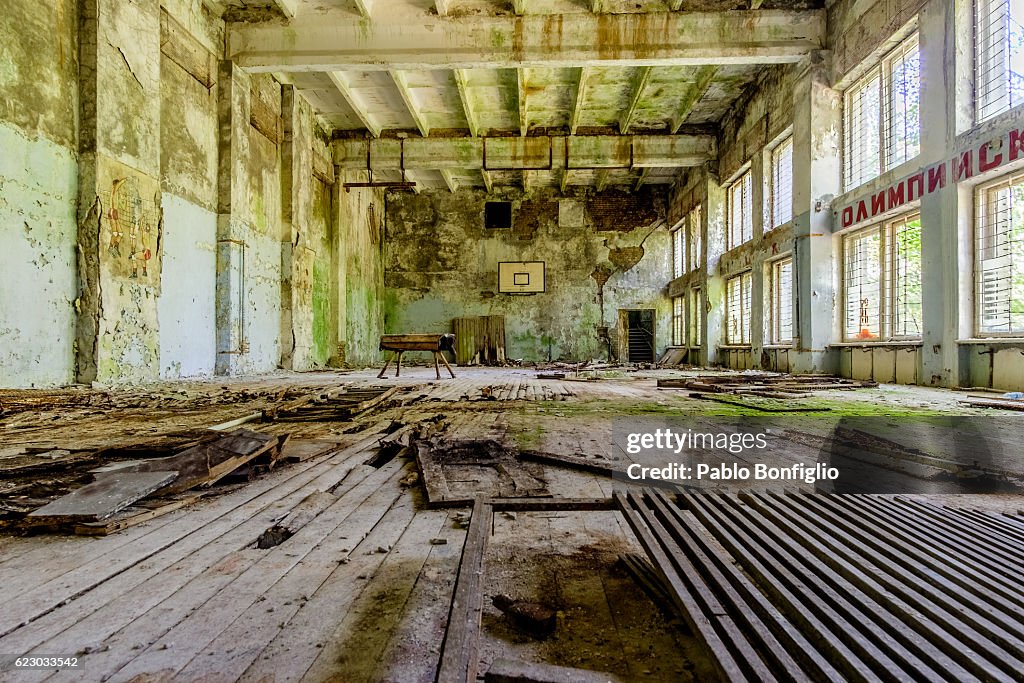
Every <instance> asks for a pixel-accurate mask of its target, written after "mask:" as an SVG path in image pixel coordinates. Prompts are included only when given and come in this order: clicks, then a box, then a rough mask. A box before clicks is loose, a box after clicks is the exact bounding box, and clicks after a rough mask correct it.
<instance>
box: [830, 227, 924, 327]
mask: <svg viewBox="0 0 1024 683" xmlns="http://www.w3.org/2000/svg"><path fill="white" fill-rule="evenodd" d="M921 234H922V226H921V214H920V213H919V212H916V211H914V212H910V213H906V214H903V215H901V216H898V217H896V218H893V219H891V220H888V221H885V222H882V223H878V224H876V225H872V226H868V227H866V228H861V229H859V230H855V231H853V232H850V233H847V234H845V235H843V242H842V244H843V247H842V263H843V293H842V301H843V319H842V320H843V341H845V342H863V343H886V342H898V341H917V340H920V339H921V336H922V331H923V329H924V325H923V307H922V303H923V278H922V276H921Z"/></svg>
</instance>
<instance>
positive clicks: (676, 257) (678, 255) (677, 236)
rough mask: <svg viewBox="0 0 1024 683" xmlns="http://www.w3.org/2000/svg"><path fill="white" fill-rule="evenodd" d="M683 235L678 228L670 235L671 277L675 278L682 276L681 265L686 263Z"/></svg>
mask: <svg viewBox="0 0 1024 683" xmlns="http://www.w3.org/2000/svg"><path fill="white" fill-rule="evenodd" d="M684 237H685V233H684V232H683V227H682V226H680V227H679V228H677V229H676V230H675V231H674V232H673V233H672V277H673V278H677V277H679V276H680V275H682V274H683V264H684V263H685V262H686V243H685V241H684Z"/></svg>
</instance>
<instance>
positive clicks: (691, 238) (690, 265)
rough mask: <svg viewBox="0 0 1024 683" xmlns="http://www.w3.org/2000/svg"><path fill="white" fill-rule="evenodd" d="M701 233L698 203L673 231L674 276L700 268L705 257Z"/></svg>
mask: <svg viewBox="0 0 1024 683" xmlns="http://www.w3.org/2000/svg"><path fill="white" fill-rule="evenodd" d="M700 234H701V228H700V204H698V205H697V206H695V207H694V208H692V209H690V212H689V213H688V214H686V218H685V219H684V220H683V221H681V223H680V226H679V227H678V228H677V229H676V230H675V231H674V232H673V233H672V277H679V276H681V275H685V274H686V273H691V272H693V271H695V270H697V269H698V268H700V266H701V264H702V263H703V259H704V255H703V251H702V245H701V239H700Z"/></svg>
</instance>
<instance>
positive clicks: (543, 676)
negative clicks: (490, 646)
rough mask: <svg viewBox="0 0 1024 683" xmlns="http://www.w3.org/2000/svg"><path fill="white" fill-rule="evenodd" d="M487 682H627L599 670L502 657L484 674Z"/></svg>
mask: <svg viewBox="0 0 1024 683" xmlns="http://www.w3.org/2000/svg"><path fill="white" fill-rule="evenodd" d="M484 681H485V682H486V683H625V679H622V678H619V677H618V676H615V675H613V674H609V673H601V672H599V671H587V670H586V669H576V668H573V667H568V666H554V665H552V664H538V663H536V662H522V661H519V660H514V659H507V658H504V657H503V658H501V659H496V660H494V663H493V664H491V668H489V669H488V670H487V673H486V674H484Z"/></svg>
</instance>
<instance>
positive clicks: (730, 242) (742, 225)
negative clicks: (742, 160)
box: [725, 168, 754, 250]
mask: <svg viewBox="0 0 1024 683" xmlns="http://www.w3.org/2000/svg"><path fill="white" fill-rule="evenodd" d="M753 189H754V181H753V174H752V173H751V172H750V169H749V168H748V169H747V170H746V171H744V172H743V173H742V174H740V176H739V177H738V178H736V180H735V181H734V182H733V183H732V184H731V185H729V189H728V190H727V193H726V204H727V205H728V207H727V208H728V230H726V245H725V247H726V249H727V250H729V249H735V248H736V247H738V246H740V245H742V244H746V243H747V242H749V241H750V240H752V239H754V207H753Z"/></svg>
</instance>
